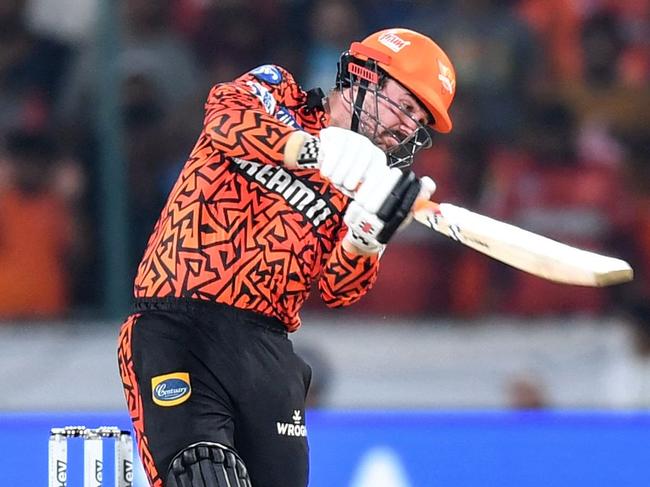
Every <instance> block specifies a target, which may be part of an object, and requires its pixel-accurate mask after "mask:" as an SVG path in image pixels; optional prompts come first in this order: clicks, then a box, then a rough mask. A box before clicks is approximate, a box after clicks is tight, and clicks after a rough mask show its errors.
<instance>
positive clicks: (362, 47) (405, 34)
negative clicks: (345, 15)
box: [349, 28, 456, 133]
mask: <svg viewBox="0 0 650 487" xmlns="http://www.w3.org/2000/svg"><path fill="white" fill-rule="evenodd" d="M349 53H350V54H351V55H352V56H354V57H355V58H358V59H360V60H363V61H367V60H372V61H374V62H376V63H377V65H378V66H379V67H380V68H381V69H382V70H384V71H385V72H386V73H387V74H388V75H389V76H390V77H391V78H393V79H395V80H396V81H397V82H399V83H400V84H402V85H403V86H404V87H406V88H407V89H408V90H409V91H410V92H411V93H412V94H413V95H414V96H415V97H416V98H417V99H418V100H419V101H420V102H421V103H422V104H423V105H424V107H425V108H426V109H427V110H428V111H429V112H430V113H431V115H432V116H433V119H434V120H433V123H432V124H431V125H430V126H431V128H433V129H434V130H436V131H437V132H442V133H447V132H449V131H450V130H451V128H452V121H451V118H450V116H449V107H450V105H451V102H452V100H453V98H454V94H455V93H456V73H455V71H454V67H453V65H452V64H451V61H450V60H449V57H448V56H447V54H445V52H444V51H443V50H442V49H441V48H440V46H438V44H436V43H435V42H434V41H433V40H431V39H430V38H429V37H427V36H425V35H423V34H420V33H418V32H415V31H413V30H409V29H402V28H395V29H386V30H381V31H379V32H375V33H374V34H371V35H369V36H368V37H366V38H365V39H364V40H363V41H361V42H353V43H352V45H351V46H350V50H349ZM350 67H351V70H354V69H357V71H360V69H363V68H359V67H358V66H355V65H350ZM353 74H357V75H363V74H364V73H360V72H357V73H353ZM366 74H371V73H366Z"/></svg>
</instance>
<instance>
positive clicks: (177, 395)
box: [151, 372, 192, 407]
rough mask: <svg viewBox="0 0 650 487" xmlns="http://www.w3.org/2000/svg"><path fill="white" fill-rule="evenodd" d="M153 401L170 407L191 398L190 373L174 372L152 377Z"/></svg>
mask: <svg viewBox="0 0 650 487" xmlns="http://www.w3.org/2000/svg"><path fill="white" fill-rule="evenodd" d="M151 394H152V396H153V402H154V403H156V404H157V405H158V406H163V407H170V406H177V405H179V404H182V403H184V402H185V401H187V400H188V399H189V398H190V395H191V394H192V388H191V387H190V374H188V373H187V372H174V373H171V374H165V375H158V376H156V377H153V378H152V379H151Z"/></svg>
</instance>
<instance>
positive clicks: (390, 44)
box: [378, 32, 411, 52]
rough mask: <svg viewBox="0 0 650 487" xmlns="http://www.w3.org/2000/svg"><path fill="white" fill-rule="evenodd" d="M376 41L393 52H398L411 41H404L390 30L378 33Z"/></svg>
mask: <svg viewBox="0 0 650 487" xmlns="http://www.w3.org/2000/svg"><path fill="white" fill-rule="evenodd" d="M378 41H379V42H381V43H382V44H383V45H384V46H386V47H387V48H388V49H390V50H391V51H393V52H400V51H401V50H402V49H404V48H405V47H406V46H409V45H410V44H411V41H405V40H404V39H402V38H401V37H400V36H398V35H397V34H391V33H390V32H385V33H384V34H382V35H380V36H379V39H378Z"/></svg>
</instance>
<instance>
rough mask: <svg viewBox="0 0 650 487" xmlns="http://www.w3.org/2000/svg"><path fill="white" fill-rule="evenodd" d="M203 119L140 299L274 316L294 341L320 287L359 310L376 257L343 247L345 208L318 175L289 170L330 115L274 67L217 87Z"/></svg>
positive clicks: (147, 263) (154, 245)
mask: <svg viewBox="0 0 650 487" xmlns="http://www.w3.org/2000/svg"><path fill="white" fill-rule="evenodd" d="M205 108H206V112H205V123H204V127H203V130H202V132H201V135H200V137H199V140H198V142H197V143H196V146H195V147H194V149H193V151H192V153H191V155H190V157H189V159H188V161H187V163H186V164H185V166H184V168H183V170H182V172H181V174H180V176H179V178H178V181H177V182H176V184H175V185H174V187H173V189H172V191H171V194H170V196H169V199H168V201H167V203H166V206H165V208H164V209H163V211H162V214H161V216H160V219H159V220H158V222H157V223H156V226H155V228H154V231H153V234H152V235H151V237H150V239H149V243H148V246H147V249H146V251H145V254H144V257H143V259H142V262H141V263H140V266H139V268H138V273H137V276H136V279H135V287H134V291H135V296H136V298H151V297H169V296H174V297H183V298H192V299H202V300H209V301H216V302H219V303H225V304H229V305H232V306H235V307H237V308H242V309H247V310H253V311H256V312H258V313H261V314H263V315H266V316H274V317H277V318H278V319H280V320H281V321H282V322H283V323H285V325H286V327H287V329H288V330H289V331H294V330H295V329H297V328H298V327H299V326H300V319H299V317H298V312H299V310H300V308H301V307H302V305H303V303H304V301H305V300H306V298H307V296H308V294H309V290H310V287H311V285H312V282H314V280H316V279H318V288H319V291H320V294H321V296H322V298H323V300H324V301H325V303H326V304H327V305H328V306H330V307H338V306H345V305H348V304H352V303H354V302H356V301H357V300H358V299H359V298H361V296H363V294H365V292H366V291H367V290H368V289H369V288H370V287H371V286H372V284H373V283H374V281H375V279H376V275H377V267H378V258H377V257H362V256H358V255H352V254H350V253H348V252H346V251H345V250H343V248H342V247H341V244H340V241H341V239H342V237H343V235H344V234H345V231H346V227H345V224H344V223H343V212H344V211H345V208H346V207H347V204H348V198H347V197H346V196H345V195H343V194H342V193H341V192H339V191H338V190H337V189H335V188H334V187H332V186H331V185H330V184H329V183H328V182H327V181H326V180H324V179H323V178H322V177H321V176H320V173H319V172H318V170H314V169H302V170H289V169H287V168H285V167H283V166H282V161H283V152H284V148H285V144H286V141H287V139H288V137H289V135H290V134H291V133H292V132H294V131H295V130H304V131H306V132H309V133H311V134H314V135H317V134H318V133H319V131H320V130H321V129H322V128H323V127H325V126H327V125H328V123H329V117H328V115H327V114H326V113H325V112H324V111H323V110H322V108H318V107H317V108H310V107H309V106H308V104H307V94H306V93H305V92H304V91H302V90H301V89H300V87H299V86H298V84H297V83H296V82H295V81H294V79H293V77H292V75H291V74H289V73H288V72H287V71H285V70H284V69H282V68H280V67H278V66H275V65H265V66H261V67H259V68H257V69H254V70H253V71H251V72H249V73H247V74H245V75H243V76H241V77H240V78H237V79H236V80H235V81H233V82H231V83H223V84H218V85H216V86H214V87H213V88H212V90H211V91H210V95H209V97H208V100H207V102H206V105H205Z"/></svg>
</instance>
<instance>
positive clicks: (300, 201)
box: [233, 158, 334, 227]
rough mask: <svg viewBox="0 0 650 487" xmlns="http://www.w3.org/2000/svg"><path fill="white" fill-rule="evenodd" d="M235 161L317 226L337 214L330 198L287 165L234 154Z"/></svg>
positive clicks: (246, 175) (248, 174) (242, 169)
mask: <svg viewBox="0 0 650 487" xmlns="http://www.w3.org/2000/svg"><path fill="white" fill-rule="evenodd" d="M233 161H234V163H235V167H236V168H238V169H239V171H240V172H241V173H242V174H243V175H244V177H245V178H246V179H248V180H249V181H255V182H256V183H259V184H261V185H262V186H264V187H265V188H266V189H268V190H269V191H273V192H274V193H277V194H279V195H280V196H282V198H284V200H285V201H286V202H287V203H288V204H289V206H291V207H292V208H293V209H294V210H296V211H298V212H300V213H301V214H302V215H304V216H305V217H306V218H307V219H308V220H309V221H311V223H312V224H313V225H314V226H315V227H317V226H318V225H320V224H322V223H323V222H324V221H325V220H326V219H327V218H328V217H329V216H331V215H333V214H334V209H333V208H332V206H331V205H330V203H329V201H328V200H327V199H325V198H322V197H320V196H319V195H318V193H317V192H316V191H315V190H314V189H312V188H310V187H309V185H308V184H306V183H305V182H304V181H302V180H301V179H299V178H298V177H296V176H295V175H294V174H293V173H291V172H289V171H287V170H286V169H284V168H283V167H280V166H275V165H272V164H262V163H259V162H252V161H246V160H244V159H239V158H233Z"/></svg>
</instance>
